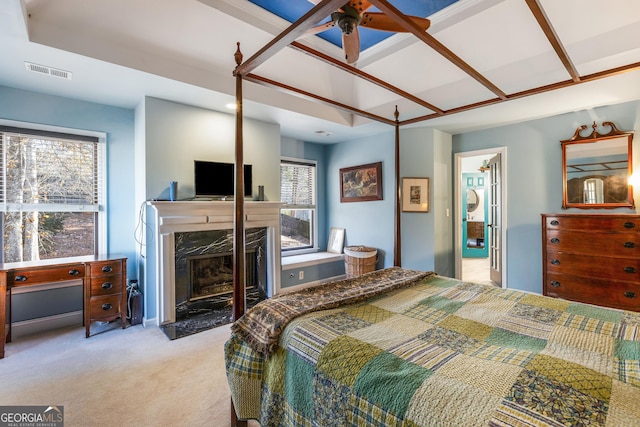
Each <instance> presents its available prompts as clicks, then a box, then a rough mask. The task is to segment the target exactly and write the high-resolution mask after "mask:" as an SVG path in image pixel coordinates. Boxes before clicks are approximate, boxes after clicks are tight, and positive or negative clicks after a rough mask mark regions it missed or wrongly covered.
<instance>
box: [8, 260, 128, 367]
mask: <svg viewBox="0 0 640 427" xmlns="http://www.w3.org/2000/svg"><path fill="white" fill-rule="evenodd" d="M126 276H127V258H126V257H124V256H120V255H105V256H85V257H76V258H64V259H56V260H43V261H31V262H19V263H5V264H0V318H2V319H3V320H4V321H3V322H1V323H0V337H3V338H4V339H0V358H3V357H4V345H5V342H11V322H10V319H11V289H12V288H17V287H27V286H35V285H41V284H45V283H56V282H64V281H70V280H79V281H82V286H83V289H84V304H83V305H84V317H83V319H84V326H85V335H86V337H87V338H88V337H89V335H90V333H91V329H90V327H91V322H94V321H105V322H106V321H111V320H115V319H117V318H118V317H119V318H120V319H121V323H122V328H123V329H124V328H125V327H126V325H127V320H126V317H127V316H126V315H127V292H126Z"/></svg>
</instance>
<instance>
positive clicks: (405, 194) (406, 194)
mask: <svg viewBox="0 0 640 427" xmlns="http://www.w3.org/2000/svg"><path fill="white" fill-rule="evenodd" d="M402 212H429V178H402Z"/></svg>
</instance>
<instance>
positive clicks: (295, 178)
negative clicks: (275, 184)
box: [280, 161, 315, 207]
mask: <svg viewBox="0 0 640 427" xmlns="http://www.w3.org/2000/svg"><path fill="white" fill-rule="evenodd" d="M280 180H281V182H280V198H281V200H282V202H284V203H286V204H287V205H295V206H299V207H313V206H314V205H315V200H314V191H313V189H314V184H315V183H314V180H315V165H314V164H310V163H301V162H290V161H282V162H281V163H280Z"/></svg>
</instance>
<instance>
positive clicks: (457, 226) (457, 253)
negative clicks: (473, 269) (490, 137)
mask: <svg viewBox="0 0 640 427" xmlns="http://www.w3.org/2000/svg"><path fill="white" fill-rule="evenodd" d="M497 153H500V166H501V167H500V180H501V192H500V193H501V195H500V196H501V200H500V214H501V217H502V223H501V230H500V235H501V239H502V248H501V260H500V263H501V266H502V271H501V275H502V287H503V288H507V287H508V283H507V253H508V251H507V203H506V200H507V147H496V148H486V149H483V150H474V151H465V152H461V153H454V170H453V174H454V183H453V200H454V221H453V224H454V227H453V228H454V230H453V236H454V244H453V247H454V257H455V277H456V278H457V279H460V278H462V159H463V158H466V157H477V156H485V155H488V154H497Z"/></svg>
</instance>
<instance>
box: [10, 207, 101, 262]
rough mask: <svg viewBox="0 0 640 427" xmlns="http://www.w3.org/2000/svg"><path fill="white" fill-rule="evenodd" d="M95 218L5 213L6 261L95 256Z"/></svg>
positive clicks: (79, 214)
mask: <svg viewBox="0 0 640 427" xmlns="http://www.w3.org/2000/svg"><path fill="white" fill-rule="evenodd" d="M95 217H96V214H95V213H93V212H7V213H4V214H3V215H2V221H3V239H4V241H3V243H4V245H3V246H4V260H3V261H4V262H21V261H34V260H38V259H52V258H65V257H71V256H82V255H92V254H93V253H94V249H95V238H96V237H95V229H96V221H95ZM36 230H37V231H36Z"/></svg>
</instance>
